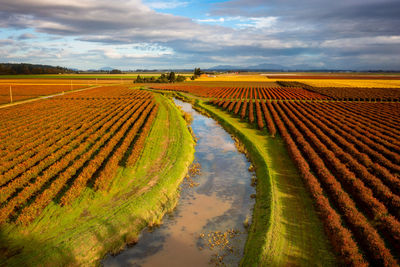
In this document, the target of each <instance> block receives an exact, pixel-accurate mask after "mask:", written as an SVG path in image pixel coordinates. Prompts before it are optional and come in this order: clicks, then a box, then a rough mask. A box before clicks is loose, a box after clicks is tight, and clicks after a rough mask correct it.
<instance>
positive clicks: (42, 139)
mask: <svg viewBox="0 0 400 267" xmlns="http://www.w3.org/2000/svg"><path fill="white" fill-rule="evenodd" d="M152 98H153V97H152V94H151V93H149V92H146V91H141V90H133V89H128V88H127V87H123V86H119V87H118V86H108V87H101V88H96V89H91V90H88V91H81V92H76V93H73V94H69V95H64V96H59V97H56V98H52V99H48V100H42V101H38V102H34V103H30V104H26V105H20V106H15V107H10V108H6V109H3V110H0V115H2V116H1V120H2V122H3V121H4V124H3V123H1V126H0V128H1V129H2V131H1V134H2V135H3V136H4V143H3V146H2V150H1V151H0V152H1V153H0V172H1V176H0V223H4V222H7V221H8V220H9V219H10V218H12V220H13V221H14V220H16V221H17V222H20V223H24V224H26V223H29V222H31V221H32V220H34V219H35V218H37V216H39V215H40V214H41V212H42V211H43V209H45V208H46V206H47V205H48V204H49V203H50V202H51V201H53V199H54V198H58V199H59V201H60V203H61V204H62V205H68V204H70V203H71V202H73V201H74V200H75V199H76V198H77V197H79V195H80V194H81V193H82V192H83V190H84V189H85V187H86V186H87V185H88V184H93V185H94V188H95V189H96V190H106V189H107V188H108V185H109V184H111V182H112V178H113V176H114V174H115V171H116V169H117V168H118V166H119V163H120V160H121V158H122V157H123V156H124V155H125V154H126V153H127V152H126V151H128V148H129V147H133V149H132V151H134V153H133V152H132V154H134V156H133V155H130V154H127V156H129V157H135V158H138V156H139V155H140V152H141V150H142V149H143V145H144V141H145V139H146V136H147V134H148V131H149V129H150V128H151V126H152V122H153V120H154V117H155V114H156V113H155V112H156V110H157V105H156V104H155V103H154V101H153V100H152ZM46 107H47V108H46ZM15 114H18V116H16V115H15ZM32 114H33V115H32ZM41 114H43V116H44V118H42V116H41ZM35 117H36V120H35ZM13 120H14V121H15V125H14V126H13V124H12V123H11V121H13ZM24 123H25V124H26V125H27V126H28V129H29V128H32V129H33V130H32V132H31V134H32V135H31V136H29V135H27V134H26V132H25V129H24V127H23V125H24ZM36 127H37V128H38V129H36V130H35V128H36ZM7 133H12V135H8V134H7ZM132 162H134V161H132Z"/></svg>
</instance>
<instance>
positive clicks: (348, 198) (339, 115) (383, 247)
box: [212, 100, 400, 266]
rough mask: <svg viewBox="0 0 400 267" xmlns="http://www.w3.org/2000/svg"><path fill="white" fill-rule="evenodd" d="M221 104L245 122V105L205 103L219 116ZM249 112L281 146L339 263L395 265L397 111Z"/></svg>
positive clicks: (312, 108) (347, 106)
mask: <svg viewBox="0 0 400 267" xmlns="http://www.w3.org/2000/svg"><path fill="white" fill-rule="evenodd" d="M226 102H229V105H228V106H230V105H233V106H235V110H236V111H238V110H239V109H240V108H242V112H241V115H243V114H244V116H241V117H242V118H246V117H247V119H248V120H249V122H250V123H252V120H251V118H250V114H251V110H250V109H251V108H250V103H251V102H253V101H251V102H250V103H248V101H246V100H237V101H236V100H214V101H212V103H213V104H215V105H217V106H219V107H221V108H222V109H224V106H226V105H225V104H226ZM232 103H233V104H232ZM253 106H255V110H256V116H257V126H258V128H260V129H261V130H263V127H261V126H263V124H261V121H263V122H265V125H266V126H267V130H268V132H269V133H270V134H271V136H275V135H276V133H277V132H279V134H280V136H281V137H282V138H283V140H284V141H285V143H286V145H287V148H288V150H289V152H290V155H291V157H292V159H293V160H294V162H295V163H296V165H297V167H298V169H299V171H300V174H301V176H302V178H303V179H304V182H305V184H306V186H307V188H308V190H309V191H310V194H311V195H312V197H313V199H314V203H315V207H316V209H317V210H318V212H319V214H320V217H321V220H322V221H323V222H324V226H325V230H326V233H327V236H328V237H329V239H330V240H331V243H332V245H333V247H334V249H335V251H336V252H337V254H338V255H340V258H341V260H342V261H343V264H345V265H352V266H363V265H366V264H372V265H379V266H397V265H398V262H397V260H398V257H399V251H400V245H399V244H400V222H399V219H400V212H399V211H400V195H399V193H400V192H399V191H400V189H399V188H400V180H399V176H400V143H399V140H400V131H399V130H400V129H399V124H398V122H399V118H398V116H397V115H398V114H400V113H399V111H400V104H396V103H384V104H383V103H366V102H365V103H355V102H352V103H346V102H306V101H300V102H297V101H296V102H293V101H266V102H265V101H261V102H259V101H257V100H256V101H254V105H253ZM257 106H259V107H261V108H258V107H257ZM235 110H233V111H235ZM261 110H262V112H261ZM233 113H235V112H233ZM236 114H237V112H236ZM396 114H397V115H396ZM277 130H278V131H277Z"/></svg>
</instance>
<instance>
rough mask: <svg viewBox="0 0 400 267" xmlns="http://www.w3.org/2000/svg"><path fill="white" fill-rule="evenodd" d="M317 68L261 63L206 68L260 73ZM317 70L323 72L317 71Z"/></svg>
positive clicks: (301, 65)
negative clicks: (263, 71)
mask: <svg viewBox="0 0 400 267" xmlns="http://www.w3.org/2000/svg"><path fill="white" fill-rule="evenodd" d="M315 69H317V68H315V67H313V66H311V65H307V64H298V65H293V66H290V67H287V66H283V65H279V64H269V63H263V64H258V65H253V66H235V65H218V66H215V67H211V68H208V70H220V71H221V70H246V71H250V70H253V71H260V70H274V71H289V70H290V71H294V70H315ZM318 70H324V69H319V68H318Z"/></svg>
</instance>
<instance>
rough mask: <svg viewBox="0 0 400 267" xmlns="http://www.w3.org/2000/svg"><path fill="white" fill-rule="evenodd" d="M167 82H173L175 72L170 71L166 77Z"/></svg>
mask: <svg viewBox="0 0 400 267" xmlns="http://www.w3.org/2000/svg"><path fill="white" fill-rule="evenodd" d="M168 80H169V82H171V83H173V82H175V72H173V71H171V72H170V73H169V75H168Z"/></svg>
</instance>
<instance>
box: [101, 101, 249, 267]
mask: <svg viewBox="0 0 400 267" xmlns="http://www.w3.org/2000/svg"><path fill="white" fill-rule="evenodd" d="M175 103H176V104H177V105H179V106H181V107H182V109H183V110H185V111H186V112H189V113H191V114H192V116H193V122H192V128H193V131H194V133H195V135H196V137H197V138H198V139H199V140H198V143H197V146H196V153H195V158H196V161H197V162H198V163H200V165H201V173H200V175H197V176H195V177H193V178H192V180H193V182H194V183H195V184H196V186H195V187H191V186H189V185H188V183H183V185H182V188H181V189H182V191H181V198H180V200H179V203H178V205H177V207H176V209H175V210H174V212H172V214H169V215H167V216H166V217H165V218H164V219H163V224H162V225H161V226H159V227H157V228H156V229H152V231H149V230H144V231H143V233H142V234H141V236H140V238H139V242H138V243H137V244H136V245H134V246H133V247H130V248H128V249H126V250H125V251H123V252H122V253H121V254H119V255H117V256H115V257H112V256H109V257H107V258H106V259H105V260H104V261H103V262H102V263H103V265H104V266H178V267H179V266H185V267H186V266H190V267H195V266H216V265H221V261H222V263H223V264H225V265H226V266H237V265H238V264H239V262H240V259H241V257H242V255H243V249H244V245H245V241H246V237H247V233H246V229H245V227H244V222H245V221H246V220H249V221H250V219H251V210H252V207H253V205H254V200H253V199H251V197H250V195H251V194H253V193H255V190H254V188H253V187H251V185H250V184H251V177H252V175H253V174H252V173H250V172H249V171H248V168H249V166H250V163H249V162H248V161H247V159H246V158H245V156H244V155H243V154H241V153H239V152H238V151H237V149H236V147H235V145H234V142H233V140H232V138H231V137H230V135H229V134H228V133H227V132H225V130H223V129H222V127H221V126H219V125H218V124H216V122H215V121H214V120H212V119H210V118H207V117H205V116H203V115H201V114H199V113H198V112H196V111H195V110H193V109H192V107H191V105H190V104H188V103H184V102H181V101H179V100H175ZM192 185H193V184H192ZM210 241H211V242H210ZM223 244H224V245H225V246H224V245H223Z"/></svg>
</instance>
